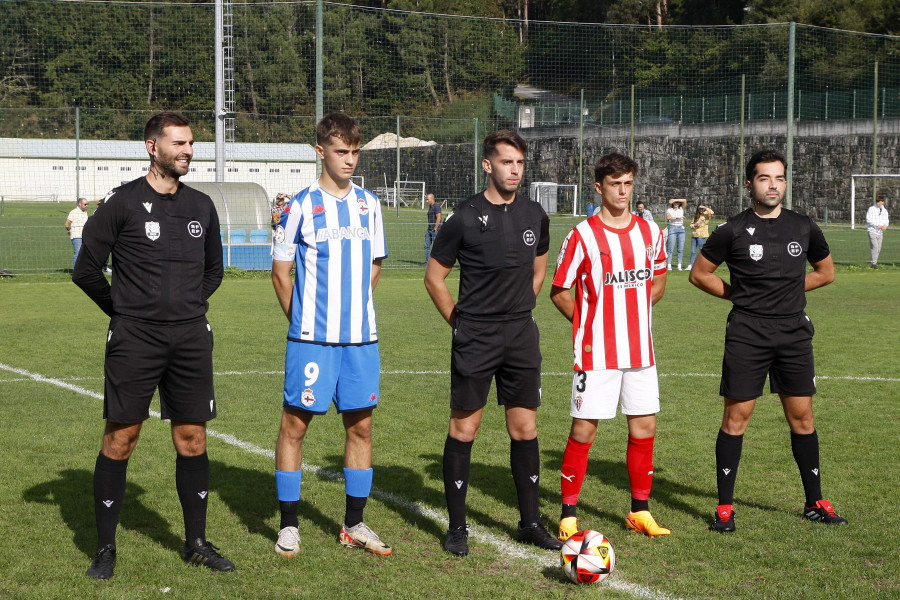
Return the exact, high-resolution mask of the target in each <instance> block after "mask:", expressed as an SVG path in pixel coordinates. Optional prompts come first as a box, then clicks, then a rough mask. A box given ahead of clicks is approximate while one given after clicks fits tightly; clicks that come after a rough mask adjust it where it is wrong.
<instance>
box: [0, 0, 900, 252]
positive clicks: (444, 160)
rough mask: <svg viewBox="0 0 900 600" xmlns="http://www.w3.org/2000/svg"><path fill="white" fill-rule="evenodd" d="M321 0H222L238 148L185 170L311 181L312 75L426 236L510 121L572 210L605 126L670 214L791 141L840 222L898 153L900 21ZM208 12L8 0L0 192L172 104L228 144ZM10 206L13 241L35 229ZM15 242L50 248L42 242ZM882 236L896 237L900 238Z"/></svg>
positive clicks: (287, 187)
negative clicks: (582, 20) (219, 123)
mask: <svg viewBox="0 0 900 600" xmlns="http://www.w3.org/2000/svg"><path fill="white" fill-rule="evenodd" d="M229 6H231V8H230V9H229V8H228V7H229ZM323 6H324V10H323V15H322V19H323V35H322V39H321V42H322V43H321V46H322V52H321V54H317V52H316V48H317V43H316V41H317V40H316V36H315V31H316V29H315V21H316V4H315V3H314V2H274V3H247V4H234V5H230V4H226V10H228V11H229V13H228V14H229V19H228V20H227V22H228V23H229V24H231V26H230V27H228V29H227V31H226V32H225V33H226V34H227V35H226V36H225V38H224V42H223V43H224V44H225V45H226V46H227V49H228V56H229V57H230V60H231V63H230V64H231V65H232V66H233V77H230V78H226V81H225V85H226V87H227V88H228V89H229V90H230V91H231V92H233V98H234V110H235V112H234V113H233V114H231V115H229V116H230V117H233V122H234V126H235V128H234V132H233V134H234V136H233V139H234V143H230V144H228V147H227V148H226V157H227V161H228V162H227V169H226V172H224V173H218V172H217V171H216V167H215V162H214V153H213V152H212V151H211V150H210V151H207V150H203V151H202V152H198V154H197V156H196V157H195V161H194V167H193V168H194V169H195V170H194V171H192V172H191V173H190V174H188V175H187V176H186V177H185V181H188V182H189V181H191V180H197V181H201V180H206V181H212V180H214V179H219V180H224V181H226V182H228V181H235V182H246V181H250V182H255V183H258V184H259V185H261V186H262V187H263V189H264V190H265V192H266V194H267V195H268V196H269V197H270V198H272V197H274V196H275V194H276V193H278V192H290V193H293V192H296V191H298V190H299V189H301V188H302V187H304V186H306V185H308V184H309V183H310V181H311V178H312V177H314V174H313V175H311V173H314V168H313V167H311V164H310V163H311V161H312V160H314V157H312V155H311V146H312V145H313V144H314V140H313V129H314V125H315V117H314V115H315V114H316V108H317V106H316V98H317V92H319V93H320V94H321V98H322V106H321V108H322V109H323V110H324V112H330V111H336V110H337V111H344V112H346V113H348V114H350V115H353V116H354V117H356V118H357V119H358V121H359V123H360V125H361V127H362V129H363V135H364V140H363V142H364V144H367V146H366V147H365V149H364V151H363V152H362V158H361V161H360V166H359V169H358V171H357V173H358V175H359V176H360V181H362V182H363V183H364V185H365V186H366V187H367V188H369V189H372V190H373V191H375V192H377V193H378V194H379V197H380V198H382V200H383V201H384V202H385V203H387V204H389V205H390V207H391V208H395V209H396V210H395V211H394V213H393V218H394V219H395V220H396V221H397V222H398V223H404V222H408V223H410V225H409V227H405V228H402V229H398V231H409V232H410V233H409V234H407V233H402V234H398V235H403V236H407V235H408V236H410V237H411V239H410V240H404V241H403V243H402V244H400V246H402V247H406V246H409V247H410V248H413V247H415V248H416V249H415V252H416V256H418V254H420V251H419V249H418V244H419V243H420V241H419V240H418V238H419V237H422V235H423V234H424V218H425V217H424V210H423V209H422V207H421V201H420V200H416V199H417V198H420V197H421V190H422V189H424V190H425V191H427V192H432V193H434V194H435V195H436V196H437V198H438V200H439V201H441V202H442V203H443V204H444V205H445V206H452V205H453V204H454V203H455V202H457V201H458V200H460V199H462V198H465V197H466V196H467V195H469V194H472V193H474V192H475V191H477V190H478V189H480V188H481V187H483V185H484V179H483V173H482V172H481V168H480V158H481V157H480V155H479V150H480V142H481V140H482V139H483V138H484V137H485V136H486V135H487V134H488V133H490V132H491V131H494V130H496V129H498V128H501V127H509V128H513V129H516V130H518V131H519V132H520V133H521V134H522V135H523V136H524V137H525V138H526V139H527V140H528V141H529V145H530V148H529V153H528V156H527V166H526V173H525V177H524V181H523V185H522V193H523V194H524V195H525V196H528V197H531V195H532V190H536V189H540V190H543V191H545V192H547V193H551V196H552V197H554V198H556V199H557V202H556V207H555V208H556V210H557V211H558V212H560V213H564V214H568V215H572V214H584V212H585V206H586V204H587V203H589V202H593V201H595V198H594V197H593V192H592V189H593V170H592V164H593V162H594V160H595V159H596V158H597V157H598V156H599V155H601V154H603V153H605V152H608V151H611V150H618V151H622V152H625V153H627V154H630V155H632V156H634V157H635V158H636V160H637V161H638V163H639V164H640V166H641V173H640V174H639V175H638V179H637V182H636V190H635V194H636V197H637V198H640V199H642V200H644V201H645V202H647V203H648V206H649V207H650V209H651V210H652V211H653V212H654V214H656V215H657V216H659V217H660V219H661V216H662V214H663V212H664V207H665V206H666V200H667V199H668V198H670V197H685V198H688V200H689V203H690V204H693V203H695V202H703V203H704V204H708V205H711V206H713V207H714V208H715V209H716V213H717V214H718V215H720V216H727V215H730V214H733V213H735V212H737V211H738V210H740V209H741V208H742V207H743V206H746V199H745V197H744V195H743V191H742V182H743V173H742V172H743V164H744V163H745V162H746V158H747V156H748V155H749V154H750V153H752V152H753V151H755V150H756V149H758V148H761V147H764V146H771V147H775V148H778V149H780V150H783V151H785V152H786V153H787V154H788V155H789V158H790V159H791V160H790V162H791V167H792V172H791V182H792V189H791V196H790V197H789V202H790V203H791V206H792V207H793V208H795V209H797V210H800V211H802V212H807V213H809V214H811V215H813V216H814V217H815V218H816V219H818V220H819V221H820V222H823V223H825V222H826V221H827V222H828V223H849V222H850V221H851V212H850V202H849V198H850V193H851V190H850V187H851V185H850V182H851V177H850V176H851V175H852V174H867V173H892V172H893V173H896V172H900V167H898V165H900V150H898V148H900V143H898V142H900V38H897V37H888V36H876V35H866V34H859V33H850V32H843V31H835V30H828V29H821V28H815V27H809V26H804V25H794V24H776V25H754V26H729V27H676V26H672V27H656V26H654V27H648V26H628V25H597V24H573V23H547V22H524V21H517V20H510V19H488V18H472V17H458V16H444V15H430V14H418V13H408V12H401V11H392V10H378V9H370V8H360V7H352V6H348V5H343V4H335V3H324V5H323ZM214 16H215V15H214V7H213V5H212V4H177V3H168V2H140V3H138V2H109V3H93V2H78V1H64V2H63V1H52V0H51V1H7V2H2V3H0V163H3V165H4V168H3V169H0V198H6V199H7V200H8V203H12V202H14V201H17V200H23V199H24V200H28V199H31V200H38V199H42V198H48V197H52V198H56V199H59V200H64V201H66V202H68V201H72V202H73V203H74V199H75V198H76V197H77V196H79V195H84V196H89V197H91V198H95V197H102V196H103V195H104V194H105V192H106V191H107V190H108V189H109V188H110V187H113V186H114V185H117V184H118V183H120V182H121V181H125V180H128V179H133V178H134V177H137V176H140V175H141V174H142V172H143V171H142V169H145V168H146V166H147V161H146V157H145V156H144V155H143V154H145V153H144V152H143V146H142V144H141V137H142V129H143V125H144V123H145V122H146V119H147V117H148V116H149V115H151V114H153V113H154V112H158V111H159V110H163V109H174V110H179V111H182V112H185V113H186V114H188V116H189V118H190V119H191V121H192V124H193V129H194V134H195V137H196V139H197V140H198V142H199V144H198V146H200V147H205V145H206V144H209V145H210V147H211V146H212V143H213V141H214V139H215V136H214V131H215V123H216V115H215V108H216V106H215V94H216V73H215V60H214V55H215V43H216V35H215V29H214V23H215V18H214ZM317 66H318V67H320V68H321V72H322V77H321V80H320V81H319V80H317V78H316V72H317ZM228 72H229V73H232V71H228ZM789 117H792V118H789ZM90 142H93V143H95V144H94V145H91V144H90ZM122 144H125V146H123V145H122ZM554 184H555V185H557V186H558V187H557V188H556V189H555V190H553V187H552V186H553V185H554ZM895 187H896V186H895V185H893V183H890V184H889V183H887V182H880V183H878V184H877V185H872V186H869V187H868V188H865V193H864V194H863V196H864V197H865V198H866V200H865V201H857V208H856V213H854V214H853V215H852V216H853V219H854V220H855V221H856V223H858V224H859V223H861V222H862V221H863V220H864V214H865V210H866V208H867V205H866V204H865V202H871V199H872V197H874V195H875V194H881V193H884V194H886V195H887V196H885V197H886V199H887V201H888V207H889V208H891V207H892V205H894V204H895V203H894V202H893V199H894V198H893V196H892V195H891V194H893V195H896V193H895V191H892V190H894V189H895ZM870 192H871V193H870ZM865 194H868V196H866V195H865ZM548 197H550V196H548ZM2 201H3V200H0V202H2ZM548 208H549V205H548ZM7 212H8V211H7ZM8 223H9V221H8V220H7V223H6V224H4V223H3V222H2V221H0V263H2V262H3V261H4V256H10V255H11V254H12V250H11V249H10V248H9V244H10V243H12V240H13V239H22V236H12V235H11V234H10V230H9V225H8ZM41 225H47V224H46V223H41ZM419 225H421V227H419ZM420 229H421V231H420ZM413 232H414V233H413ZM44 237H45V236H41V235H34V236H25V238H27V239H29V240H40V239H42V238H44ZM859 238H860V241H859V244H860V245H861V247H864V246H865V239H864V238H865V236H864V234H863V235H861V236H859ZM16 243H26V242H16ZM28 243H36V242H35V241H31V242H28ZM393 247H397V244H394V245H393ZM18 252H19V253H20V254H22V255H27V256H32V257H33V259H32V260H33V261H34V262H33V263H30V267H29V268H31V269H37V270H40V269H43V268H45V267H44V261H45V260H46V258H45V257H46V256H47V253H44V252H41V251H39V250H37V249H35V250H28V249H20V250H19V251H18ZM883 253H884V254H883V256H884V255H886V256H890V257H893V258H892V260H895V261H900V248H896V249H895V248H893V247H892V246H891V245H890V244H889V238H888V239H886V242H885V249H884V251H883ZM395 256H396V254H395V253H394V252H393V251H392V257H395ZM836 256H837V255H836ZM838 258H839V257H838ZM882 260H884V259H882ZM404 261H406V262H408V263H412V262H415V260H414V257H413V256H410V257H409V258H408V260H407V259H405V258H404V259H402V260H398V262H397V264H402V263H404ZM389 262H390V261H389ZM61 264H63V265H64V264H65V262H62V263H61ZM2 266H3V265H2V264H0V267H2ZM55 266H58V265H54V267H55ZM388 266H390V265H388Z"/></svg>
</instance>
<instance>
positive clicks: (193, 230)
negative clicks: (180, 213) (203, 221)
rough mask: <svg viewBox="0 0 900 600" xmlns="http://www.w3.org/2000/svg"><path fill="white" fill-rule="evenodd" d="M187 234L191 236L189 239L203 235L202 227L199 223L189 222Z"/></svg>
mask: <svg viewBox="0 0 900 600" xmlns="http://www.w3.org/2000/svg"><path fill="white" fill-rule="evenodd" d="M188 233H189V234H191V237H195V238H198V237H200V236H201V235H203V226H202V225H200V221H191V222H190V223H188Z"/></svg>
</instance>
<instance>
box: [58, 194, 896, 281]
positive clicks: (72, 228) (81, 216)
mask: <svg viewBox="0 0 900 600" xmlns="http://www.w3.org/2000/svg"><path fill="white" fill-rule="evenodd" d="M87 207H88V201H87V198H79V199H78V206H76V207H75V208H73V209H72V210H70V211H69V216H68V217H66V231H68V232H69V239H71V240H72V251H73V253H74V256H73V257H72V270H73V271H74V270H75V261H76V260H78V253H79V252H81V231H82V230H83V229H84V224H85V223H87V220H88V214H87ZM879 245H880V244H879Z"/></svg>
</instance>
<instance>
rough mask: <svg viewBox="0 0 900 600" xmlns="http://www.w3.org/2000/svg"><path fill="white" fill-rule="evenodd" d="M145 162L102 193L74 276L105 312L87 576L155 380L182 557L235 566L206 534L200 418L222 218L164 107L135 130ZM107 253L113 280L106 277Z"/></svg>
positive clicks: (211, 399) (103, 551)
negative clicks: (171, 459) (171, 454)
mask: <svg viewBox="0 0 900 600" xmlns="http://www.w3.org/2000/svg"><path fill="white" fill-rule="evenodd" d="M144 140H145V142H144V143H145V145H146V148H147V153H148V154H149V155H150V171H149V172H148V173H147V175H146V176H145V177H140V178H138V179H135V180H134V181H131V182H129V183H126V184H123V185H121V186H119V187H117V188H116V189H114V190H113V191H112V192H110V193H109V194H107V196H106V198H105V199H104V201H103V203H102V204H101V205H100V206H99V207H98V208H97V211H96V212H95V213H94V215H93V216H92V217H91V218H90V219H88V221H87V224H86V225H85V228H84V244H83V246H82V249H81V253H80V254H79V255H78V260H77V261H76V263H75V270H74V272H73V274H72V280H73V281H74V282H75V283H76V284H77V285H78V286H79V287H80V288H81V289H82V290H84V292H85V293H86V294H87V295H88V296H89V297H90V298H91V300H93V301H94V302H96V303H97V305H98V306H99V307H100V308H101V309H102V310H103V312H105V313H106V314H107V315H109V317H110V321H109V331H108V333H107V337H106V339H107V342H106V363H105V367H104V377H105V379H106V384H105V389H104V398H103V417H104V418H105V419H106V429H105V431H104V433H103V446H102V449H101V450H100V454H99V455H98V456H97V462H96V466H95V467H94V512H95V515H96V519H97V554H96V555H95V556H94V560H93V561H92V562H91V566H90V568H89V569H88V571H87V575H88V576H89V577H93V578H95V579H109V578H110V577H112V576H113V569H114V568H115V565H116V537H115V536H116V526H117V525H118V522H119V513H120V511H121V508H122V499H123V498H124V496H125V472H126V469H127V467H128V459H129V457H130V456H131V453H132V452H133V451H134V448H135V446H136V445H137V441H138V435H139V434H140V431H141V424H142V423H143V422H144V421H145V420H146V419H147V418H148V417H149V416H150V400H151V399H152V398H153V393H154V392H155V391H156V390H157V389H159V397H160V408H161V412H162V418H163V419H168V420H171V422H172V441H173V442H174V444H175V451H176V453H177V456H176V459H175V487H176V489H177V490H178V498H179V500H180V501H181V508H182V511H183V513H184V528H185V538H186V542H185V545H184V549H183V550H182V558H183V559H184V560H185V562H187V563H189V564H194V565H205V566H207V567H209V568H210V569H213V570H216V571H233V570H234V564H233V563H232V562H231V561H230V560H228V559H226V558H224V557H222V556H221V555H220V554H219V553H218V552H217V551H216V550H217V548H216V547H215V546H213V545H212V544H211V543H210V542H208V541H207V540H206V505H207V499H208V497H209V458H208V457H207V455H206V422H207V421H209V420H211V419H213V418H214V417H215V416H216V401H215V394H214V392H213V373H212V349H213V335H212V329H211V328H210V326H209V323H208V322H207V320H206V310H207V308H208V307H209V304H208V302H207V301H208V300H209V297H210V296H212V294H213V292H215V291H216V288H218V287H219V284H220V283H221V282H222V275H223V269H222V242H221V239H220V237H219V218H218V215H217V214H216V209H215V206H213V203H212V200H211V199H210V197H209V196H207V195H206V194H203V193H201V192H198V191H197V190H195V189H193V188H190V187H187V186H185V185H184V184H183V183H180V182H179V178H180V177H181V176H183V175H184V174H186V173H187V172H188V166H189V165H190V162H191V158H192V157H193V153H194V151H193V144H194V136H193V133H192V132H191V128H190V124H189V122H188V120H187V119H186V118H184V117H183V116H181V115H179V114H176V113H172V112H164V113H160V114H158V115H156V116H154V117H152V118H151V119H150V120H149V121H148V122H147V125H146V126H145V128H144ZM110 253H112V255H113V260H114V263H115V266H116V271H115V274H114V275H113V278H112V285H111V286H110V284H109V283H108V282H107V280H106V277H105V276H104V275H103V268H104V266H105V265H106V261H107V259H108V258H109V255H110Z"/></svg>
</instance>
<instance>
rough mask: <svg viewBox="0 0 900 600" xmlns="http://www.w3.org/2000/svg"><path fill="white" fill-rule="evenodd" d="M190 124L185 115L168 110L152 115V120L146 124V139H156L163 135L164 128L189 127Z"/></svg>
mask: <svg viewBox="0 0 900 600" xmlns="http://www.w3.org/2000/svg"><path fill="white" fill-rule="evenodd" d="M190 124H191V122H190V121H188V119H187V117H185V116H184V115H182V114H179V113H177V112H173V111H169V110H167V111H166V112H161V113H159V114H158V115H153V116H152V117H150V120H149V121H147V124H146V125H144V139H145V140H155V139H156V138H158V137H159V136H161V135H162V133H163V129H165V128H166V127H171V126H175V127H188V126H190Z"/></svg>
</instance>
